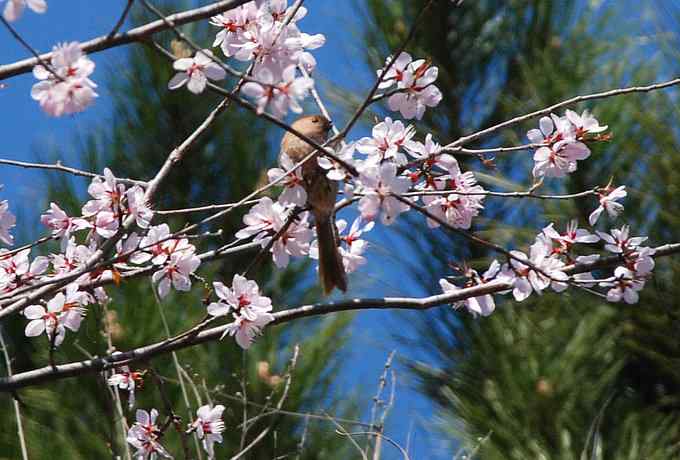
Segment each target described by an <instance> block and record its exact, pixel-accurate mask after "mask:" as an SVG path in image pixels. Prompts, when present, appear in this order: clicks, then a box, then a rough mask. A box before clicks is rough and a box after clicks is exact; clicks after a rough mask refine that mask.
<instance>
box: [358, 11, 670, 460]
mask: <svg viewBox="0 0 680 460" xmlns="http://www.w3.org/2000/svg"><path fill="white" fill-rule="evenodd" d="M422 3H423V1H392V2H382V1H378V0H369V1H368V2H367V4H368V9H369V11H370V20H369V21H368V27H369V29H368V32H367V37H368V38H369V39H370V40H371V41H370V43H371V44H372V46H371V47H370V48H369V50H368V52H367V54H366V56H367V62H368V63H369V65H370V66H371V68H377V67H379V66H381V65H382V63H383V60H384V56H385V55H386V54H387V53H388V51H387V50H389V49H394V48H396V47H397V46H398V44H399V43H400V42H401V40H402V39H403V38H404V36H405V33H406V31H407V29H408V25H407V24H405V21H406V19H405V18H413V17H414V16H415V14H414V12H415V11H416V10H417V9H418V8H419V7H420V5H422ZM625 3H627V2H620V3H619V4H617V5H618V6H615V5H613V4H612V5H609V4H607V6H605V7H602V8H600V9H595V7H593V6H590V4H586V2H576V1H559V2H543V1H531V0H517V1H511V2H504V1H492V0H489V1H480V2H463V5H462V6H461V7H459V8H454V7H452V6H451V2H435V3H434V5H433V7H432V11H431V12H430V13H428V16H427V19H426V22H425V24H423V25H422V26H421V28H420V29H419V33H418V34H417V36H416V39H415V43H413V44H412V46H409V48H408V51H409V52H410V53H411V54H412V55H414V56H417V57H431V59H432V60H433V63H434V64H435V65H437V66H439V68H440V74H439V75H440V77H439V79H438V85H439V86H440V88H441V89H442V91H443V93H444V101H443V102H442V104H441V105H440V106H439V107H437V109H435V110H431V111H428V115H427V116H426V118H425V119H424V120H423V121H422V122H421V123H420V128H421V130H420V132H421V133H424V132H433V134H434V135H435V138H436V139H437V140H440V141H441V142H446V141H450V140H453V139H455V138H456V137H457V136H459V135H461V134H466V133H469V132H472V131H474V130H476V129H477V128H480V127H486V126H490V125H492V124H494V123H497V122H500V121H504V120H507V119H509V118H512V117H513V116H517V115H521V114H524V113H527V112H530V111H533V110H536V109H539V108H543V107H545V106H548V105H550V104H553V103H555V102H558V101H561V100H563V99H567V98H569V97H572V96H574V95H578V94H585V93H588V92H593V91H596V90H603V89H608V88H615V87H620V86H625V85H628V84H638V83H639V84H643V83H644V84H646V83H648V82H654V81H661V80H664V76H665V75H666V74H667V72H668V70H669V67H670V69H671V71H674V70H677V65H676V64H674V63H675V62H677V61H676V60H673V61H670V60H663V55H659V54H658V53H657V54H656V55H655V58H654V59H649V58H648V57H647V56H648V55H650V54H651V52H650V51H649V50H648V49H641V48H640V47H639V46H637V44H636V43H635V41H634V40H633V39H631V36H633V35H634V34H631V33H630V32H631V30H642V28H643V25H641V24H637V23H633V22H632V21H631V20H630V19H629V16H628V15H627V14H626V12H625V11H624V9H625V6H624V4H625ZM670 9H671V10H673V11H674V13H677V11H676V10H674V9H673V8H670ZM669 48H672V46H669ZM676 95H677V94H676V93H669V92H658V93H652V94H645V95H638V96H626V97H619V98H614V99H607V100H604V101H597V102H592V103H588V104H587V105H585V104H584V105H582V106H580V107H576V109H578V110H583V109H584V108H590V109H593V110H594V112H595V114H596V116H597V117H598V119H600V120H601V121H603V122H604V123H606V124H608V125H609V126H610V128H611V130H612V131H613V134H614V137H613V139H612V141H611V142H609V143H606V144H600V145H595V146H594V147H593V148H592V151H593V154H592V156H591V157H590V158H589V159H588V160H587V161H585V162H582V163H581V164H580V165H579V169H578V171H577V172H576V173H575V174H573V175H571V176H570V178H569V179H568V180H564V181H559V180H549V181H547V183H546V184H545V185H544V186H543V188H542V189H541V190H544V191H546V192H548V191H550V192H564V193H570V192H576V191H582V190H585V189H587V188H590V187H592V186H594V185H600V186H604V185H606V184H607V182H608V180H609V178H610V177H614V180H615V183H616V184H617V185H621V184H625V185H627V186H628V189H629V197H628V198H627V199H626V212H625V214H624V216H623V217H622V218H621V219H620V220H619V222H615V223H614V222H612V226H620V225H621V224H622V223H628V224H630V225H631V227H632V229H633V230H632V231H633V233H634V234H636V235H638V234H644V235H649V236H650V244H651V245H658V244H662V243H664V242H676V241H677V240H678V236H679V235H680V233H679V232H678V231H677V228H678V225H679V224H680V218H679V217H678V216H680V209H679V208H678V200H677V196H676V195H677V186H676V184H678V183H680V182H678V181H679V180H680V177H679V176H678V169H677V168H675V167H674V166H672V165H674V164H676V163H677V161H678V159H679V157H678V151H679V149H678V147H679V145H680V139H679V138H678V132H677V130H675V129H674V128H672V127H669V122H668V121H669V120H674V119H676V118H677V108H676V103H675V100H674V96H676ZM536 123H537V120H532V121H531V122H530V123H527V124H525V125H521V126H517V127H515V129H512V130H505V131H501V132H499V133H497V134H496V135H494V136H492V137H491V138H487V139H484V142H482V143H478V144H477V146H478V147H479V146H497V145H517V144H521V143H525V142H526V140H525V138H524V133H525V132H526V131H527V130H528V129H529V128H533V127H534V126H535V124H536ZM470 146H471V147H474V145H470ZM531 166H532V162H531V160H530V152H526V153H524V152H518V153H511V154H499V155H498V158H497V160H496V170H489V171H482V172H483V174H479V177H480V180H482V181H486V182H487V184H488V183H493V185H494V187H495V188H498V187H499V184H502V183H505V184H510V185H511V186H512V187H511V188H516V189H518V190H523V189H524V190H525V189H526V188H528V187H529V186H530V185H531V184H530V183H528V179H527V177H529V174H530V168H531ZM465 167H466V168H467V169H474V170H475V171H479V170H480V169H482V168H483V166H482V165H481V164H480V163H479V162H477V161H474V162H469V160H468V161H467V164H466V165H465ZM522 183H523V184H524V185H521V184H522ZM485 205H486V209H485V211H484V213H483V217H482V218H481V219H479V221H478V222H477V228H476V229H475V231H477V232H478V234H480V235H481V236H483V237H485V238H487V239H490V240H492V241H494V242H497V243H500V244H503V245H504V246H506V247H509V248H525V247H526V245H527V244H528V243H529V242H530V241H531V240H533V238H534V236H535V234H536V229H538V228H541V227H542V226H544V225H546V224H547V223H549V222H551V221H554V222H556V225H557V226H558V227H563V226H565V225H566V223H567V220H568V219H569V218H570V217H569V216H574V217H578V219H579V221H580V222H582V223H585V222H586V218H587V215H588V213H589V212H590V211H591V210H592V209H594V207H595V206H596V202H595V200H593V199H589V200H587V201H580V202H577V203H563V202H559V203H546V202H540V203H537V202H529V201H528V200H516V201H511V200H505V201H502V202H501V201H494V200H492V199H487V201H486V203H485ZM409 224H410V225H420V226H423V227H424V223H423V222H422V219H420V218H418V219H413V220H411V221H410V222H409ZM423 233H425V232H424V231H417V230H416V231H414V230H413V227H411V228H410V230H409V232H408V235H406V236H405V239H406V240H407V241H409V242H410V244H411V245H412V253H413V254H416V255H419V256H420V259H419V262H420V263H419V264H410V266H411V267H415V268H414V269H413V271H412V274H413V276H414V277H415V278H416V279H418V280H419V281H420V282H421V283H422V285H423V288H424V289H426V290H427V292H437V290H438V286H437V280H438V279H439V278H441V277H442V276H446V275H449V274H451V272H450V268H448V263H449V262H451V261H455V262H457V263H460V262H461V261H463V260H467V261H468V262H471V263H472V264H473V265H475V266H478V267H484V266H488V262H489V261H490V258H489V257H490V256H491V257H497V255H490V254H488V253H487V251H486V250H485V249H484V248H472V247H470V245H469V243H468V242H467V241H465V240H462V239H460V238H452V237H451V236H450V235H448V234H446V233H445V232H438V233H437V232H434V233H432V232H429V231H428V233H427V235H428V237H427V238H423V237H422V236H420V235H422V234H423ZM413 235H415V236H413ZM679 268H680V267H679V266H678V263H677V261H673V260H665V261H658V263H657V268H656V271H655V278H654V280H653V281H651V282H650V283H648V285H647V287H646V289H645V292H644V294H643V296H642V298H641V301H640V303H639V304H638V305H634V306H628V305H625V304H624V305H611V304H606V303H603V302H602V301H600V300H599V299H598V298H596V297H593V296H591V295H589V294H586V293H581V292H571V293H570V294H569V295H559V296H558V295H555V294H548V295H544V296H542V297H538V298H535V299H532V300H531V301H526V302H524V303H521V304H519V303H516V302H511V301H505V302H502V303H501V305H499V306H498V310H497V313H495V314H494V315H492V316H490V317H488V318H481V319H477V320H475V319H472V318H470V316H468V315H467V314H466V313H464V312H454V311H452V310H450V309H439V310H438V311H434V312H431V313H430V314H428V315H419V318H420V319H419V322H420V325H419V328H418V330H419V332H420V334H419V337H420V339H418V340H417V345H419V347H420V348H421V349H422V350H423V351H424V352H425V356H427V357H428V359H421V360H420V361H412V362H410V363H409V365H410V367H411V369H412V371H413V373H414V375H415V376H416V377H417V378H418V380H419V382H420V384H419V387H420V389H421V390H422V391H423V393H424V394H426V395H428V396H429V397H430V398H432V399H433V401H435V402H436V404H437V407H438V409H439V410H438V423H437V426H438V428H439V429H440V430H442V431H443V432H444V433H445V434H448V435H449V436H450V437H451V438H455V439H459V440H460V441H461V442H462V443H463V445H464V446H466V447H467V448H468V449H469V450H472V449H473V448H475V447H478V448H479V449H478V451H477V456H478V457H479V458H482V459H507V458H516V459H526V458H543V459H576V458H584V459H585V458H588V459H591V458H592V459H594V458H611V459H629V458H631V459H632V458H655V459H666V458H672V457H674V456H677V454H678V452H677V449H678V440H679V435H680V432H679V431H678V428H677V427H678V422H679V421H680V413H679V412H678V407H679V406H678V397H677V395H678V383H680V382H679V381H678V371H677V369H678V359H680V344H679V343H678V340H677V332H676V331H677V325H678V316H679V315H680V304H679V303H678V301H677V299H680V292H678V281H679V279H678V277H679V276H680V271H679V270H678V269H679ZM409 318H412V317H411V316H409ZM489 433H490V435H489V437H488V439H486V440H485V441H484V442H483V443H482V444H481V445H479V446H478V440H479V438H480V437H484V436H486V435H487V434H489Z"/></svg>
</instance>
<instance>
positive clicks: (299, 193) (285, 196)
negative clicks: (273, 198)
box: [267, 154, 307, 206]
mask: <svg viewBox="0 0 680 460" xmlns="http://www.w3.org/2000/svg"><path fill="white" fill-rule="evenodd" d="M279 161H280V162H281V167H280V168H272V169H270V170H269V171H267V177H268V178H269V181H270V182H274V181H275V180H277V179H279V178H280V177H281V176H284V175H285V176H286V178H285V179H283V180H282V181H281V182H279V184H281V186H283V192H282V193H281V195H279V202H280V203H282V204H284V205H288V204H295V205H298V206H304V205H305V204H307V192H306V191H305V188H304V180H303V179H302V170H301V168H296V169H295V170H294V171H291V172H287V171H290V170H291V169H293V166H295V163H294V162H293V160H291V159H290V157H289V156H288V155H286V154H281V156H280V158H279Z"/></svg>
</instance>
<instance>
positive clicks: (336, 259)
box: [316, 216, 347, 295]
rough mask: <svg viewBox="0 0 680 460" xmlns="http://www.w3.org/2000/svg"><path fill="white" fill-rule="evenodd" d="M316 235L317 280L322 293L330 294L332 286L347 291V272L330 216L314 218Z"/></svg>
mask: <svg viewBox="0 0 680 460" xmlns="http://www.w3.org/2000/svg"><path fill="white" fill-rule="evenodd" d="M316 235H317V239H318V242H319V281H320V282H321V285H322V286H323V290H324V293H325V294H326V295H328V294H330V293H331V291H332V290H333V288H336V287H337V288H338V289H340V290H341V291H342V292H345V291H347V274H345V266H344V265H343V263H342V255H341V254H340V251H338V239H337V237H336V232H335V223H334V222H333V218H332V216H328V217H325V218H321V219H316Z"/></svg>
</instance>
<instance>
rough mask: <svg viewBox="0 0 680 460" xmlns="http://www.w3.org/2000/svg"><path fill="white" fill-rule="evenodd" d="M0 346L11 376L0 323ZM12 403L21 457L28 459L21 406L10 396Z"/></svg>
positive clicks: (10, 362) (9, 362) (9, 360)
mask: <svg viewBox="0 0 680 460" xmlns="http://www.w3.org/2000/svg"><path fill="white" fill-rule="evenodd" d="M0 347H2V355H3V356H4V358H5V367H6V368H7V376H8V377H12V360H11V359H10V357H9V351H7V343H6V342H5V336H4V334H3V332H2V326H1V325H0ZM12 405H13V406H14V416H15V417H16V419H17V435H18V436H19V446H20V448H21V458H22V459H23V460H28V448H27V447H26V438H25V436H24V424H23V422H22V421H21V406H20V405H19V401H18V400H17V398H12Z"/></svg>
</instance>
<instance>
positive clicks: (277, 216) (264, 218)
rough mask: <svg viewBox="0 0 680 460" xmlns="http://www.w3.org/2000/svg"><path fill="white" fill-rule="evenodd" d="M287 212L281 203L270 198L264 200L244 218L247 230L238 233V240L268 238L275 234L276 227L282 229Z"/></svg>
mask: <svg viewBox="0 0 680 460" xmlns="http://www.w3.org/2000/svg"><path fill="white" fill-rule="evenodd" d="M287 212H288V210H287V208H286V207H284V206H283V205H282V204H281V203H274V202H273V201H272V199H271V198H269V197H264V198H262V199H261V200H260V201H259V202H258V203H257V204H256V205H255V206H253V207H252V208H250V211H248V214H246V215H245V216H243V223H244V224H245V225H246V228H243V229H241V230H239V231H238V232H236V238H238V239H246V238H250V237H251V236H253V235H255V240H256V241H260V240H261V239H263V238H266V237H267V235H268V234H273V232H274V228H275V227H278V228H281V226H282V225H283V223H284V219H285V215H286V214H287Z"/></svg>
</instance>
